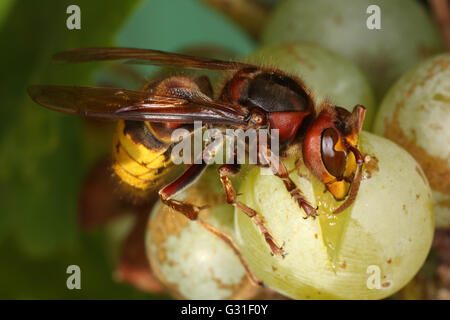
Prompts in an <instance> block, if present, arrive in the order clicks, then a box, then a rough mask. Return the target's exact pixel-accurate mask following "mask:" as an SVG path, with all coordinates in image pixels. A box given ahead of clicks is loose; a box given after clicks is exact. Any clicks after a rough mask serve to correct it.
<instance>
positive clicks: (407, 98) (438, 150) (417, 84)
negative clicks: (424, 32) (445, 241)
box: [374, 53, 450, 228]
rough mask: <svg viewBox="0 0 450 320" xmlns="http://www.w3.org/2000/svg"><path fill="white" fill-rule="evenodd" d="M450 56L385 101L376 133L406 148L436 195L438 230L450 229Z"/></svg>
mask: <svg viewBox="0 0 450 320" xmlns="http://www.w3.org/2000/svg"><path fill="white" fill-rule="evenodd" d="M449 66H450V54H448V53H446V54H442V55H438V56H435V57H433V58H430V59H428V60H427V61H425V62H423V63H421V64H420V65H418V66H416V67H415V68H413V69H412V70H411V71H409V72H408V73H406V74H405V75H404V76H402V77H401V78H400V80H399V81H398V82H397V83H396V84H395V85H394V86H393V87H392V88H391V90H390V91H389V92H388V94H387V95H386V97H385V98H384V100H383V102H382V104H381V107H380V111H379V113H378V114H377V117H376V121H375V126H374V130H375V133H377V134H380V135H383V136H385V137H387V138H388V139H390V140H392V141H394V142H396V143H398V144H399V145H401V146H402V147H403V148H405V149H406V150H407V151H408V152H409V153H410V154H411V155H412V156H413V157H414V158H415V159H416V160H417V161H418V162H419V163H420V165H421V166H422V168H423V170H424V171H425V174H426V176H427V178H428V181H429V182H430V185H431V189H432V190H433V200H434V208H435V215H436V227H439V228H450V126H449V123H450V68H449Z"/></svg>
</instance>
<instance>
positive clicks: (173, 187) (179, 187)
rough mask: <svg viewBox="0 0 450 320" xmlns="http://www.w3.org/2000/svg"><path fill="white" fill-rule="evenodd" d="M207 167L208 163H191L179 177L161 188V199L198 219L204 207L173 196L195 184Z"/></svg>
mask: <svg viewBox="0 0 450 320" xmlns="http://www.w3.org/2000/svg"><path fill="white" fill-rule="evenodd" d="M206 167H207V165H206V163H202V164H192V165H190V166H189V168H188V169H187V170H186V171H185V172H184V173H183V174H182V175H181V176H180V177H179V178H177V179H176V180H175V181H173V182H171V183H170V184H168V185H167V186H165V187H164V188H162V189H161V190H159V197H160V199H161V201H162V202H163V203H164V204H165V205H167V206H169V207H171V208H172V209H174V210H176V211H178V212H180V213H182V214H184V215H185V216H186V217H188V218H189V219H191V220H196V219H197V217H198V213H199V212H200V210H201V209H203V208H204V207H199V206H196V205H193V204H190V203H185V202H183V201H179V200H175V199H171V198H172V197H174V196H175V195H177V194H179V193H180V192H181V191H183V190H184V189H186V188H187V187H189V186H190V185H191V184H193V183H194V182H195V181H196V180H197V178H199V177H200V175H201V174H202V173H203V171H205V169H206Z"/></svg>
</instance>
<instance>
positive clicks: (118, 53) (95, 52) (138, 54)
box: [53, 48, 254, 70]
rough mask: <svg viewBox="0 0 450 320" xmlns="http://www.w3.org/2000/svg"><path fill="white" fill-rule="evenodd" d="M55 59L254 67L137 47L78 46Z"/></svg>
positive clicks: (177, 65)
mask: <svg viewBox="0 0 450 320" xmlns="http://www.w3.org/2000/svg"><path fill="white" fill-rule="evenodd" d="M53 59H54V60H56V61H59V62H65V63H76V62H89V61H108V60H126V61H127V63H133V64H147V65H159V66H161V65H170V66H174V67H179V68H185V69H207V70H237V69H240V68H244V67H254V66H252V65H249V64H245V63H241V62H235V61H223V60H217V59H209V58H203V57H194V56H188V55H183V54H177V53H170V52H164V51H159V50H151V49H136V48H78V49H71V50H67V51H63V52H59V53H57V54H55V55H54V56H53Z"/></svg>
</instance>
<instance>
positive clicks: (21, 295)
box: [0, 0, 254, 299]
mask: <svg viewBox="0 0 450 320" xmlns="http://www.w3.org/2000/svg"><path fill="white" fill-rule="evenodd" d="M72 4H76V5H78V6H79V7H80V8H81V30H68V29H67V28H66V19H67V17H68V16H69V15H68V14H67V13H66V8H67V7H68V6H69V5H72ZM0 39H1V40H0V41H1V48H2V50H1V52H0V70H1V71H2V77H1V82H2V83H1V85H0V96H1V99H2V100H1V101H2V106H1V108H0V114H1V118H2V119H3V122H2V124H1V125H0V254H1V257H0V299H77V298H82V299H128V298H133V299H141V298H142V299H148V298H159V296H152V295H149V294H145V293H143V292H140V291H138V290H136V289H134V288H133V287H132V286H129V285H126V284H120V283H117V282H115V281H114V280H113V277H112V273H113V270H114V266H115V261H114V258H113V257H114V255H112V254H111V253H110V251H111V250H114V249H111V248H109V247H110V246H111V243H110V242H111V241H109V240H108V233H107V232H106V231H105V230H104V229H100V230H98V231H92V232H82V231H80V229H79V227H78V225H77V199H78V196H79V191H80V186H81V183H82V181H83V177H84V176H85V174H86V172H87V170H88V169H89V168H90V166H91V165H92V164H93V162H94V161H95V160H96V159H97V158H98V157H99V156H100V155H101V154H102V152H104V150H102V148H97V145H96V142H93V141H89V135H87V134H86V132H85V130H86V128H85V126H83V123H82V121H81V119H79V118H78V117H74V116H69V115H63V114H58V113H56V112H51V111H48V110H46V109H44V108H42V107H40V106H37V105H36V104H34V103H33V102H32V101H31V100H30V99H29V98H28V96H27V94H26V88H27V86H28V85H29V84H78V85H92V84H94V79H95V77H96V76H95V75H96V74H97V73H98V72H99V68H102V67H104V65H102V64H96V63H89V64H85V65H68V66H66V65H64V66H63V65H55V64H53V63H52V62H51V55H52V54H53V53H55V52H58V51H61V50H65V49H69V48H74V47H83V46H113V45H120V46H130V47H141V48H153V49H160V50H169V51H176V50H179V49H181V48H184V47H186V46H188V45H194V44H215V45H221V46H224V47H227V48H229V49H232V50H234V51H235V52H236V53H237V54H246V53H249V52H250V51H251V50H252V48H253V46H254V44H253V43H252V42H251V40H250V39H249V38H248V37H247V36H246V35H245V34H244V33H242V31H240V30H239V29H238V27H236V26H234V25H233V24H232V23H231V22H229V21H228V20H226V19H225V18H224V17H222V16H221V15H220V14H219V13H217V12H215V11H213V10H212V9H210V8H206V7H205V6H204V5H202V4H201V3H200V2H198V1H196V0H170V1H167V0H145V1H144V0H128V1H125V0H122V1H106V0H96V1H88V0H78V1H76V0H71V1H66V0H41V1H31V0H1V1H0ZM72 264H75V265H78V266H80V268H81V287H82V289H81V290H68V289H67V287H66V280H67V277H68V276H69V275H68V274H66V268H67V266H69V265H72Z"/></svg>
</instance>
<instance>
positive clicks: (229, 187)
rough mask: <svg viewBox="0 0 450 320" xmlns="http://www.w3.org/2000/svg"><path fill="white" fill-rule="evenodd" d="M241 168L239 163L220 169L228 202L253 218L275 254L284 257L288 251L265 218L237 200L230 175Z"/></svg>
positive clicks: (226, 165)
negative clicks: (274, 234)
mask: <svg viewBox="0 0 450 320" xmlns="http://www.w3.org/2000/svg"><path fill="white" fill-rule="evenodd" d="M239 170H240V166H239V165H238V164H224V165H222V166H220V167H219V169H218V171H219V175H220V181H221V182H222V186H223V188H224V190H225V194H226V198H227V202H228V203H229V204H231V205H233V206H235V207H237V208H239V209H241V210H242V212H244V213H245V214H246V215H247V216H249V217H250V218H251V219H252V220H253V222H254V223H255V224H256V225H257V226H258V228H259V230H260V231H261V233H262V235H263V236H264V239H265V240H266V242H267V244H268V245H269V247H270V249H271V251H272V254H273V255H278V254H279V255H281V256H282V257H283V258H284V256H285V255H286V254H287V253H286V252H285V251H284V250H283V247H282V246H279V245H278V244H277V243H276V241H275V239H274V237H273V236H272V233H271V232H270V230H269V228H268V227H267V226H266V225H265V223H264V220H263V218H261V217H260V216H259V215H258V213H257V212H256V211H255V210H253V209H252V208H250V207H248V206H246V205H245V204H243V203H242V202H240V201H237V200H236V191H235V189H234V187H233V184H232V183H231V180H230V177H229V176H230V175H235V174H237V173H239Z"/></svg>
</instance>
